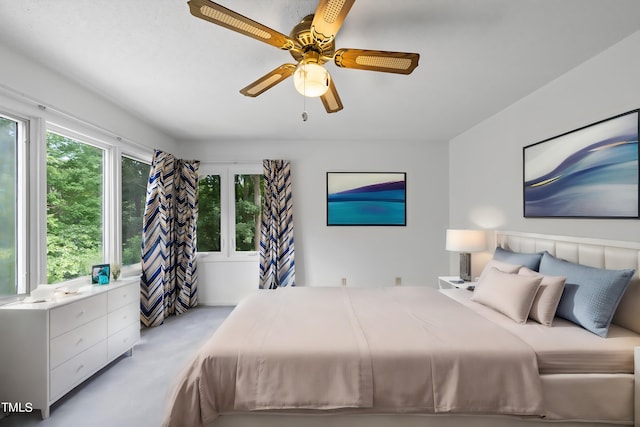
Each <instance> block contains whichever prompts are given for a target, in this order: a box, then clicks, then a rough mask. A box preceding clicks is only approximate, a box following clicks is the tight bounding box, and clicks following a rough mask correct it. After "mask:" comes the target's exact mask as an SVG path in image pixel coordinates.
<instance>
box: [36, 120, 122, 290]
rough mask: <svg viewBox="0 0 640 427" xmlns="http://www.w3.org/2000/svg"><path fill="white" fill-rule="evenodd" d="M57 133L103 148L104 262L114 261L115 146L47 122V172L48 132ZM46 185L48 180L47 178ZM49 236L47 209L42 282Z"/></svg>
mask: <svg viewBox="0 0 640 427" xmlns="http://www.w3.org/2000/svg"><path fill="white" fill-rule="evenodd" d="M48 133H55V134H58V135H60V136H62V137H65V138H69V139H72V140H73V141H76V142H78V143H80V144H86V145H89V146H91V147H95V148H98V149H100V150H102V212H101V228H102V262H103V263H114V261H109V260H110V259H113V258H112V257H113V255H114V248H115V244H114V243H115V242H114V241H113V237H114V235H115V228H117V227H116V224H115V222H114V220H115V219H116V218H115V217H117V215H116V214H115V212H114V206H117V205H116V202H115V200H114V199H115V191H114V182H113V181H114V165H113V163H114V161H113V148H112V146H111V145H109V144H107V143H106V142H104V141H101V140H99V139H97V138H93V137H91V136H88V135H84V134H82V133H80V132H77V131H73V130H70V129H68V128H65V127H61V126H58V125H55V124H53V123H50V122H47V124H46V129H45V135H44V148H43V149H44V154H45V174H46V170H47V164H46V154H47V142H46V141H47V134H48ZM45 185H46V180H45ZM44 196H45V204H46V197H47V193H46V188H45V195H44ZM47 238H48V230H47V226H46V210H45V228H44V248H45V254H44V256H45V260H46V262H45V265H44V267H45V271H44V272H43V273H44V276H43V277H44V278H45V280H44V281H43V282H42V283H48V279H47V263H48V259H47V253H46V252H47ZM89 275H90V272H87V276H89ZM83 277H86V276H78V277H77V278H74V279H70V280H67V281H61V282H56V283H50V284H51V285H59V284H61V283H68V282H70V281H74V280H78V279H80V278H83Z"/></svg>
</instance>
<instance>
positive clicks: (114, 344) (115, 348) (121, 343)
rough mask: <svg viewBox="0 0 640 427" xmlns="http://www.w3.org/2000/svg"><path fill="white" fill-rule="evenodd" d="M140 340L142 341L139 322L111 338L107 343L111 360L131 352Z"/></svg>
mask: <svg viewBox="0 0 640 427" xmlns="http://www.w3.org/2000/svg"><path fill="white" fill-rule="evenodd" d="M138 340H140V324H139V323H137V322H136V323H135V324H130V325H129V326H127V327H126V328H124V329H122V330H121V331H119V332H117V333H115V334H113V335H111V336H109V339H108V341H107V348H108V352H109V360H112V359H115V358H116V357H118V356H120V355H121V354H122V353H124V352H125V351H127V350H129V349H130V348H131V347H133V345H134V344H135V343H137V342H138Z"/></svg>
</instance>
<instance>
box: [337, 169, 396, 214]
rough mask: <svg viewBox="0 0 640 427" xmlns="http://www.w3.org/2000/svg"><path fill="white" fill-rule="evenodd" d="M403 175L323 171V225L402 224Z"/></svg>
mask: <svg viewBox="0 0 640 427" xmlns="http://www.w3.org/2000/svg"><path fill="white" fill-rule="evenodd" d="M405 184H406V174H405V173H362V172H327V225H406V185H405Z"/></svg>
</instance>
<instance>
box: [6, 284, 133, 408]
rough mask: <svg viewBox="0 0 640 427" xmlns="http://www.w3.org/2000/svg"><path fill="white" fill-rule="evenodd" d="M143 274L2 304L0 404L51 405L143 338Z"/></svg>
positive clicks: (22, 405)
mask: <svg viewBox="0 0 640 427" xmlns="http://www.w3.org/2000/svg"><path fill="white" fill-rule="evenodd" d="M139 301H140V278H138V277H132V278H122V279H120V280H119V281H116V282H113V283H111V284H109V285H101V286H86V287H85V288H82V289H81V291H80V292H78V293H77V294H72V295H63V296H57V297H56V299H55V301H47V302H40V303H25V302H17V303H11V304H7V305H3V306H0V402H11V403H12V404H13V405H18V404H19V405H21V407H25V406H27V404H30V405H28V406H31V407H32V408H33V409H34V410H35V409H40V411H41V413H42V418H48V417H49V407H50V406H51V405H52V404H53V403H54V402H55V401H57V400H58V399H60V398H61V397H62V396H64V395H65V394H66V393H68V392H69V391H71V390H72V389H73V388H74V387H76V386H77V385H78V384H80V383H81V382H83V381H84V380H86V379H87V378H89V377H90V376H91V375H93V374H94V373H96V372H97V371H98V370H100V369H101V368H103V367H104V366H106V365H107V364H108V363H109V362H111V361H113V360H114V359H116V358H117V357H118V356H120V355H122V354H124V353H127V352H130V351H131V350H132V348H133V346H134V344H135V343H136V342H137V341H138V340H139V339H140V314H139V313H140V302H139Z"/></svg>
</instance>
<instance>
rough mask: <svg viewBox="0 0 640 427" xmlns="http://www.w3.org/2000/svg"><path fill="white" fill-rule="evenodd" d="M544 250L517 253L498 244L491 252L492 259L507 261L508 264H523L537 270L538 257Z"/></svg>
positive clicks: (538, 264) (540, 256)
mask: <svg viewBox="0 0 640 427" xmlns="http://www.w3.org/2000/svg"><path fill="white" fill-rule="evenodd" d="M543 253H544V252H536V253H519V252H511V251H509V250H507V249H502V248H501V247H500V246H498V247H497V248H496V250H495V252H494V253H493V259H496V260H498V261H504V262H508V263H509V264H517V265H524V266H525V267H528V268H530V269H531V270H533V271H538V268H539V267H540V259H541V258H542V254H543Z"/></svg>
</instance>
